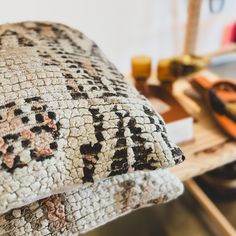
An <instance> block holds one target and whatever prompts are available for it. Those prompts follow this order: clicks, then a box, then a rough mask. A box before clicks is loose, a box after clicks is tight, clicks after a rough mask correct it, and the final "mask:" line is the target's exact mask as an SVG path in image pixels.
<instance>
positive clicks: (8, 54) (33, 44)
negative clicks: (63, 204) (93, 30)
mask: <svg viewBox="0 0 236 236" xmlns="http://www.w3.org/2000/svg"><path fill="white" fill-rule="evenodd" d="M182 160H183V154H182V152H181V150H180V149H179V148H178V147H177V146H176V145H175V144H173V143H172V142H170V141H169V139H168V136H167V134H166V129H165V126H164V123H163V121H162V119H161V117H160V116H159V115H158V114H156V113H155V111H154V110H153V108H152V107H151V106H150V104H149V102H148V101H147V100H146V99H145V98H144V97H143V96H141V95H140V94H139V93H138V92H137V91H136V90H135V89H134V88H133V87H131V86H129V85H128V84H127V83H126V82H125V81H124V79H123V76H122V75H121V74H120V73H119V72H118V71H117V69H116V68H115V67H114V65H113V64H111V63H110V62H109V61H108V60H107V59H106V58H105V57H104V55H103V54H102V53H101V52H100V50H99V49H98V47H97V45H96V44H95V43H94V42H93V41H91V40H89V39H88V38H86V36H84V35H83V34H82V33H81V32H79V31H77V30H74V29H71V28H69V27H66V26H63V25H60V24H51V23H35V22H25V23H19V24H9V25H2V26H0V214H1V213H4V212H6V211H8V210H10V209H13V208H16V207H20V206H23V205H26V204H29V203H31V202H33V201H36V200H39V199H42V198H45V197H48V196H50V195H52V194H57V193H62V192H66V191H71V190H74V189H76V188H77V187H78V186H81V185H82V184H85V183H91V182H96V181H97V180H101V179H104V178H106V177H109V176H115V175H121V174H125V173H127V172H132V171H136V170H144V169H146V170H154V169H157V168H162V167H169V166H173V165H175V164H176V163H180V162H181V161H182Z"/></svg>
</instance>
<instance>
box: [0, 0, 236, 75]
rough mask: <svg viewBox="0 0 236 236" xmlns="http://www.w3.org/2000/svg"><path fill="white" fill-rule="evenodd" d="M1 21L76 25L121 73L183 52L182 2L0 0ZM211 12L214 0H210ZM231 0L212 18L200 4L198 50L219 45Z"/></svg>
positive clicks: (232, 11) (184, 10) (231, 12)
mask: <svg viewBox="0 0 236 236" xmlns="http://www.w3.org/2000/svg"><path fill="white" fill-rule="evenodd" d="M0 2H1V8H0V23H6V22H16V21H24V20H45V21H56V22H61V23H64V24H68V25H70V26H73V27H76V28H78V29H80V30H81V31H82V32H84V33H85V34H86V35H88V36H89V37H91V38H92V39H94V40H95V41H96V42H97V43H98V44H99V46H100V47H101V48H102V49H103V51H104V52H105V54H106V55H107V56H108V57H109V58H110V60H111V61H113V62H114V63H115V64H116V66H117V67H118V68H119V69H120V70H121V71H122V72H123V73H127V71H129V70H130V58H131V57H132V56H133V55H136V54H147V55H150V56H152V58H153V59H154V61H157V60H158V59H159V58H163V57H169V56H173V55H177V54H180V53H181V52H182V50H183V37H184V28H185V25H186V17H187V0H99V1H96V0H50V1H49V0H40V1H37V0H21V1H17V0H7V1H0ZM215 4H216V8H217V7H218V6H217V4H219V0H215ZM235 9H236V1H232V0H226V1H225V4H224V8H223V9H222V11H221V12H220V14H212V13H211V12H210V10H209V0H203V2H202V10H201V22H200V32H199V37H198V43H197V52H199V53H203V52H209V51H213V50H216V49H218V48H219V47H221V43H222V37H223V32H224V28H225V27H226V25H227V24H230V23H232V22H233V21H234V20H235V18H236V17H235Z"/></svg>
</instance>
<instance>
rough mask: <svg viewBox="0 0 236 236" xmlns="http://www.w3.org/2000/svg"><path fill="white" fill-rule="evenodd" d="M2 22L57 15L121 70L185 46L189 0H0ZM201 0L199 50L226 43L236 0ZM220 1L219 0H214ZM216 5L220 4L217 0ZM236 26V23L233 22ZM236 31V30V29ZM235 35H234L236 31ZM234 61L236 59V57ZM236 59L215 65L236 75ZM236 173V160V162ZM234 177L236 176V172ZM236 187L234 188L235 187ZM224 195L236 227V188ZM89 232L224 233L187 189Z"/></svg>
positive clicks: (223, 205)
mask: <svg viewBox="0 0 236 236" xmlns="http://www.w3.org/2000/svg"><path fill="white" fill-rule="evenodd" d="M0 2H1V8H0V23H1V24H4V23H10V22H18V21H25V20H37V21H54V22H60V23H63V24H67V25H69V26H72V27H75V28H77V29H79V30H81V31H82V32H83V33H85V34H86V35H87V36H89V37H90V38H92V39H93V40H94V41H96V43H97V44H98V45H99V46H100V47H101V48H102V50H103V51H104V52H105V54H106V55H107V56H108V58H109V59H110V60H111V61H112V62H113V63H114V64H115V65H116V66H117V67H118V69H120V71H121V72H123V73H128V72H129V71H130V58H131V57H132V56H133V55H137V54H147V55H149V56H151V58H152V59H153V62H155V63H156V62H157V61H158V60H159V59H161V58H165V57H171V56H175V55H179V54H181V53H182V52H183V44H184V34H185V27H186V20H187V4H188V1H187V0H99V1H98V0H40V1H37V0H21V1H19V0H7V1H0ZM209 2H210V1H209V0H203V1H202V7H201V17H200V29H199V34H198V40H197V48H196V52H197V53H199V54H202V53H208V52H212V51H215V50H218V49H220V48H221V47H222V46H223V45H224V44H226V41H227V40H226V38H227V35H226V34H227V30H228V29H229V26H232V24H233V25H234V22H236V15H235V9H236V1H233V0H225V1H224V7H223V9H221V11H220V13H212V12H211V11H210V9H209ZM214 2H215V3H216V4H218V2H219V1H218V0H215V1H214ZM216 8H217V6H216ZM235 29H236V27H235ZM235 32H236V30H235ZM235 40H236V37H235ZM235 61H236V60H235ZM235 68H236V62H234V61H232V62H231V63H227V64H225V62H224V61H222V63H220V65H219V64H218V65H217V66H216V65H212V66H211V70H213V71H214V72H217V73H218V74H219V75H221V76H229V77H235V73H236V69H235ZM234 168H235V169H234V173H236V171H235V170H236V165H235V167H234ZM235 177H236V176H235ZM235 192H236V190H235ZM235 192H234V194H233V198H231V199H230V200H228V199H227V200H225V199H224V198H216V197H215V195H214V193H213V195H214V196H213V197H212V196H211V194H212V193H209V195H210V196H211V198H212V199H213V200H214V202H215V204H216V205H217V206H218V208H219V209H220V210H221V211H222V213H223V214H224V215H225V216H226V217H227V219H228V220H229V221H230V223H231V224H232V225H233V226H234V227H236V213H235V212H236V211H235V208H236V200H235V199H236V194H235ZM86 235H87V236H106V235H109V236H110V235H113V236H120V235H122V236H125V235H137V236H154V235H155V236H156V235H160V236H167V235H168V236H172V235H173V236H182V235H187V236H188V235H191V236H204V235H206V236H207V235H219V236H221V235H222V234H221V233H220V232H219V231H218V230H217V229H216V228H215V226H214V224H212V222H211V221H210V220H209V219H208V216H207V215H206V213H205V212H204V211H203V210H202V209H201V207H199V205H198V203H197V202H196V201H195V200H194V198H192V196H191V194H190V193H189V192H188V191H186V192H185V194H184V195H183V196H181V197H180V198H179V199H177V200H176V201H173V202H170V203H168V204H166V205H163V206H154V207H151V208H147V209H143V210H139V211H136V212H134V213H132V214H130V215H128V216H125V217H122V218H121V219H118V220H116V221H114V222H111V223H109V224H107V225H105V226H102V227H100V228H99V229H97V230H95V231H93V232H90V233H88V234H86Z"/></svg>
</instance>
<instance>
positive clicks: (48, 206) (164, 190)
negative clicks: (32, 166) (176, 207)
mask: <svg viewBox="0 0 236 236" xmlns="http://www.w3.org/2000/svg"><path fill="white" fill-rule="evenodd" d="M104 189H105V190H106V191H104ZM182 191H183V185H182V183H181V182H180V181H179V180H178V179H177V178H176V177H175V176H173V175H171V174H170V173H169V172H167V171H166V170H156V171H152V172H143V171H140V172H139V173H138V172H133V173H127V174H124V175H122V176H114V177H112V178H107V179H103V180H101V181H100V182H97V183H94V184H92V185H90V186H87V187H82V188H81V189H79V190H76V191H71V192H68V193H63V194H57V195H52V196H50V197H48V198H45V199H41V200H39V201H37V202H35V203H32V204H30V205H27V206H24V207H22V208H19V209H14V210H11V211H9V212H7V213H5V214H4V215H2V216H0V236H2V235H5V236H25V235H37V236H46V235H57V236H59V235H61V236H65V235H70V236H73V235H74V236H77V235H78V234H80V233H85V232H87V231H89V230H92V229H94V228H96V227H98V226H100V225H102V224H105V223H107V222H109V221H111V220H114V219H115V218H117V217H119V216H121V215H125V214H127V213H128V212H130V211H131V210H134V209H138V208H140V207H144V206H149V205H152V204H159V203H165V202H168V201H170V200H172V199H174V198H176V197H177V196H179V195H180V194H181V193H182Z"/></svg>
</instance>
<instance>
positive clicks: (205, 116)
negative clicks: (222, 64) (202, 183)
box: [126, 71, 236, 236]
mask: <svg viewBox="0 0 236 236" xmlns="http://www.w3.org/2000/svg"><path fill="white" fill-rule="evenodd" d="M201 73H207V74H208V76H211V77H212V79H213V80H214V79H217V77H215V76H214V75H213V74H211V73H210V72H207V71H205V72H201ZM126 79H127V80H128V81H130V82H131V83H134V80H133V79H132V77H131V76H130V75H129V76H126ZM148 84H158V82H157V79H156V76H155V74H154V75H153V76H152V77H151V78H150V79H149V80H148ZM173 91H174V95H175V97H176V98H177V99H178V101H179V102H180V103H181V104H182V106H183V107H185V109H186V110H187V111H188V112H189V113H190V114H192V115H193V117H194V118H195V120H196V121H195V122H194V127H193V129H194V140H193V141H191V142H189V143H186V144H182V145H180V146H181V148H182V150H183V152H184V154H185V156H186V160H185V161H184V162H183V163H181V164H180V165H177V166H175V167H173V168H171V169H170V170H171V172H172V173H174V174H175V175H176V176H178V177H179V178H180V179H181V180H182V181H185V186H186V188H187V189H188V190H189V191H190V192H191V193H192V195H193V196H194V197H195V198H196V200H197V201H198V202H199V203H200V204H201V205H202V207H203V208H204V209H205V211H206V212H207V213H208V215H209V216H210V217H211V219H212V220H213V221H214V222H215V224H216V225H217V226H218V228H219V229H220V230H221V231H222V235H228V236H236V231H235V229H234V228H233V227H232V225H231V224H230V223H229V222H228V221H227V219H226V218H225V217H224V215H222V213H221V212H220V211H219V210H218V209H217V207H216V206H215V205H214V203H213V202H212V201H211V200H210V199H209V198H208V196H207V195H206V194H205V193H204V192H203V191H202V190H201V188H200V187H199V186H198V185H197V184H196V182H195V181H194V180H193V179H192V178H193V177H196V176H199V175H202V174H204V173H205V172H207V171H210V170H213V169H215V168H217V167H220V166H223V165H225V164H228V163H230V162H233V161H236V141H233V140H232V139H230V138H229V137H227V136H226V135H225V134H224V133H223V132H222V131H221V130H220V129H219V127H218V126H217V124H216V123H215V121H214V120H213V119H212V117H211V115H210V114H209V112H208V111H207V109H206V108H205V106H204V103H203V101H202V100H201V99H197V100H196V99H195V100H192V99H190V98H189V97H187V96H186V95H185V93H186V91H187V92H188V93H189V92H192V88H191V86H190V84H189V83H188V81H187V80H186V79H180V80H178V81H177V82H176V83H175V85H174V89H173Z"/></svg>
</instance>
